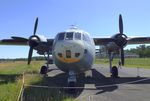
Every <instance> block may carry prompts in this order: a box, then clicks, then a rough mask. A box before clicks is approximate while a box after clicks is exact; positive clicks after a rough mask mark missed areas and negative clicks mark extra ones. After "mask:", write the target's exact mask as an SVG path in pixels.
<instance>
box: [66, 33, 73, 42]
mask: <svg viewBox="0 0 150 101" xmlns="http://www.w3.org/2000/svg"><path fill="white" fill-rule="evenodd" d="M65 40H73V32H67V33H66V38H65Z"/></svg>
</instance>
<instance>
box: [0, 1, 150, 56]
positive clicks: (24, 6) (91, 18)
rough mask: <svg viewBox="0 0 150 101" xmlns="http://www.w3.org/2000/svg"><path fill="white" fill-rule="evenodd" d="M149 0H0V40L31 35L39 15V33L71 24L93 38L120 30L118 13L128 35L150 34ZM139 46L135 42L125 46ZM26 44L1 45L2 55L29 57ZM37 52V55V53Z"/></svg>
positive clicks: (49, 34)
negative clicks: (121, 17)
mask: <svg viewBox="0 0 150 101" xmlns="http://www.w3.org/2000/svg"><path fill="white" fill-rule="evenodd" d="M149 4H150V0H0V40H1V39H5V38H10V37H11V36H20V37H25V38H28V37H29V36H31V35H32V34H33V28H34V22H35V19H36V17H39V26H38V29H37V34H42V35H44V36H45V37H47V38H54V37H55V35H56V34H57V33H58V32H61V31H64V30H66V29H68V28H69V27H70V25H77V26H78V27H79V28H80V29H83V30H85V31H87V32H89V33H90V35H91V36H92V37H93V38H94V37H108V36H112V35H113V34H116V33H118V31H119V30H118V19H119V14H122V16H123V22H124V33H125V34H126V35H127V36H150V12H149V10H150V6H149ZM132 47H136V46H135V45H132V46H127V47H126V48H132ZM28 51H29V47H27V46H3V45H2V46H0V58H21V57H27V56H28ZM36 55H37V54H36V52H34V56H36Z"/></svg>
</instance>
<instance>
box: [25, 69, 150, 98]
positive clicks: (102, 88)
mask: <svg viewBox="0 0 150 101" xmlns="http://www.w3.org/2000/svg"><path fill="white" fill-rule="evenodd" d="M92 74H93V76H92V77H85V76H84V75H82V74H81V75H79V76H78V77H77V81H78V82H77V85H76V86H77V87H81V88H79V89H76V93H74V94H68V93H67V92H66V89H63V88H62V89H61V88H58V89H56V88H54V89H51V91H52V93H53V94H56V93H54V92H55V91H57V93H58V92H59V93H61V94H62V93H63V94H64V93H65V94H67V95H68V96H72V97H78V96H79V95H80V94H81V93H82V92H83V90H94V93H95V95H98V94H102V93H105V92H113V91H114V90H117V89H118V86H119V85H118V84H123V83H127V82H128V83H130V84H150V80H145V81H139V82H133V81H138V80H142V79H146V77H119V78H116V79H113V78H111V77H106V76H104V75H103V74H102V73H100V72H98V71H97V70H96V69H93V70H92ZM67 77H68V74H67V73H60V74H57V75H55V76H47V77H43V79H42V81H40V82H36V83H34V84H33V85H42V86H48V87H67ZM86 84H94V85H95V88H92V87H91V88H86V87H85V85H86ZM30 90H31V88H26V89H25V91H27V92H30ZM40 91H41V92H42V90H40ZM37 92H39V91H38V90H37ZM52 93H51V94H52ZM25 95H26V96H27V95H28V94H25ZM43 101H44V100H43Z"/></svg>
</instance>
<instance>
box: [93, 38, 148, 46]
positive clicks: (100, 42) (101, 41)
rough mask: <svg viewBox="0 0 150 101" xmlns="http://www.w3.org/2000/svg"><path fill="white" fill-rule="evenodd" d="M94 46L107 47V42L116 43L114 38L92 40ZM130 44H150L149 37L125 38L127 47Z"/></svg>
mask: <svg viewBox="0 0 150 101" xmlns="http://www.w3.org/2000/svg"><path fill="white" fill-rule="evenodd" d="M93 40H94V42H95V45H107V44H108V43H109V42H116V41H117V39H115V38H93ZM131 44H150V37H133V38H127V45H131Z"/></svg>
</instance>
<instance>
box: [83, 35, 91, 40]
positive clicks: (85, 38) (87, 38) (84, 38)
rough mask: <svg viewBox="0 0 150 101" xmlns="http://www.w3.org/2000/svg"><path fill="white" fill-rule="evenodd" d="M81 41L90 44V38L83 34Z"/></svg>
mask: <svg viewBox="0 0 150 101" xmlns="http://www.w3.org/2000/svg"><path fill="white" fill-rule="evenodd" d="M83 40H84V41H87V42H90V38H89V36H88V35H87V34H83Z"/></svg>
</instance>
